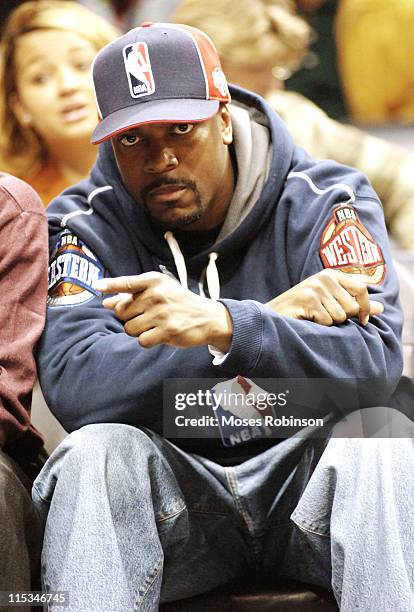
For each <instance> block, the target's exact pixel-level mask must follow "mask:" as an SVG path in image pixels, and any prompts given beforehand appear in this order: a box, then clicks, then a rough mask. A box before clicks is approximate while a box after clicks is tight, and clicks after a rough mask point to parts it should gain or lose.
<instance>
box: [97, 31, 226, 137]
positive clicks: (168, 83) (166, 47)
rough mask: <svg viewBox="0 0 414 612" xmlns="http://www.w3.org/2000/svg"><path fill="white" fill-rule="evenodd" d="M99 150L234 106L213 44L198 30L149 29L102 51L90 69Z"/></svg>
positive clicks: (198, 119) (210, 115)
mask: <svg viewBox="0 0 414 612" xmlns="http://www.w3.org/2000/svg"><path fill="white" fill-rule="evenodd" d="M92 76H93V82H94V87H95V96H96V102H97V106H98V113H99V119H100V121H99V123H98V125H97V126H96V128H95V130H94V132H93V134H92V139H91V140H92V142H93V143H94V144H98V143H100V142H103V141H104V140H107V139H108V138H112V137H113V136H115V135H116V134H120V133H122V132H124V131H125V130H128V129H130V128H133V127H137V126H139V125H143V124H146V123H180V122H181V123H195V122H198V121H205V120H207V119H209V118H210V117H212V116H213V115H215V114H216V113H217V111H218V109H219V105H220V102H224V103H225V102H230V94H229V90H228V86H227V81H226V77H225V76H224V73H223V71H222V69H221V65H220V59H219V57H218V54H217V51H216V49H215V47H214V44H213V42H212V41H211V39H210V38H209V37H208V36H207V35H206V34H204V32H201V31H200V30H197V29H196V28H192V27H190V26H187V25H179V24H171V23H145V24H142V25H141V26H140V27H138V28H134V29H133V30H130V31H129V32H127V33H126V34H125V35H124V36H121V37H120V38H117V39H116V40H114V41H113V42H111V43H110V44H109V45H107V46H106V47H104V48H103V49H102V50H101V51H100V52H99V53H98V55H97V56H96V58H95V60H94V63H93V66H92Z"/></svg>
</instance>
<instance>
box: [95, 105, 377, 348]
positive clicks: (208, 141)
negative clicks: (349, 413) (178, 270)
mask: <svg viewBox="0 0 414 612" xmlns="http://www.w3.org/2000/svg"><path fill="white" fill-rule="evenodd" d="M231 141H232V131H231V119H230V114H229V112H228V110H227V108H226V107H225V106H223V107H221V109H220V111H219V113H218V114H217V115H215V116H214V117H212V118H211V119H209V120H208V121H204V122H202V123H198V124H192V125H190V124H171V123H166V124H157V125H144V126H141V127H139V128H135V129H133V130H128V131H126V132H124V133H122V134H121V135H118V136H117V137H114V138H113V139H112V144H113V148H114V152H115V157H116V161H117V164H118V168H119V170H120V172H121V176H122V179H123V181H124V184H125V185H126V187H127V189H128V191H129V192H130V193H131V195H132V196H133V197H134V199H135V200H136V201H137V203H139V204H141V205H143V206H145V207H146V209H147V211H148V212H149V214H150V215H151V216H152V217H153V218H154V219H155V220H156V221H157V222H158V223H160V224H162V225H163V226H164V227H165V229H169V228H171V227H180V229H182V230H187V231H192V230H207V229H210V228H213V227H216V226H217V225H219V224H220V223H222V222H223V220H224V218H225V215H226V212H227V209H228V206H229V204H230V201H231V198H232V195H233V190H234V177H233V169H232V164H231V159H230V154H229V149H228V146H229V144H230V143H231ZM174 181H176V182H174ZM190 181H191V183H190ZM154 182H155V185H156V186H155V187H154ZM96 288H97V289H98V290H99V291H101V292H102V293H117V292H118V294H117V295H114V296H112V297H109V298H107V299H105V300H104V302H103V305H104V306H105V307H106V308H111V309H113V310H114V312H115V314H116V316H117V317H118V318H119V319H120V320H121V321H123V322H124V323H125V325H124V327H125V332H126V333H127V334H129V335H130V336H133V337H136V338H137V339H138V341H139V343H140V345H141V346H143V347H145V348H150V347H153V346H157V345H159V344H168V345H170V346H175V347H178V348H190V347H193V346H203V345H212V346H214V347H216V348H218V349H220V350H221V351H223V352H227V351H228V350H229V349H230V346H231V342H232V337H233V324H232V320H231V317H230V315H229V312H228V310H227V308H226V307H225V306H224V305H223V304H221V302H217V301H215V300H211V299H207V298H204V297H202V296H199V295H196V294H195V293H192V292H191V291H189V290H188V289H186V288H184V287H182V286H181V285H180V284H179V283H177V282H176V281H175V280H173V279H171V278H169V277H168V276H166V275H164V274H161V273H158V272H147V273H144V274H140V275H136V276H125V277H118V278H112V279H104V280H101V281H98V282H97V283H96ZM266 306H268V307H269V308H271V309H272V310H273V311H275V312H277V313H279V314H281V315H284V316H290V317H293V318H297V319H308V320H311V321H314V322H315V323H320V324H322V325H332V324H334V323H342V322H344V321H345V320H346V319H347V318H349V317H351V316H359V320H360V322H361V323H362V324H364V325H365V324H366V323H367V322H368V318H369V316H370V315H375V314H379V313H380V312H382V310H383V307H382V305H381V304H380V303H378V302H374V301H369V298H368V291H367V288H366V286H365V284H364V283H362V282H360V281H357V280H355V279H353V278H351V277H349V276H348V275H346V274H344V273H342V272H339V271H334V270H323V271H321V272H319V273H318V274H315V275H314V276H312V277H310V278H308V279H306V280H305V281H303V282H302V283H300V284H299V285H297V286H296V287H292V288H291V289H289V290H288V291H286V292H285V293H283V294H281V295H279V296H278V297H276V298H274V299H273V300H271V301H270V302H269V303H268V304H266Z"/></svg>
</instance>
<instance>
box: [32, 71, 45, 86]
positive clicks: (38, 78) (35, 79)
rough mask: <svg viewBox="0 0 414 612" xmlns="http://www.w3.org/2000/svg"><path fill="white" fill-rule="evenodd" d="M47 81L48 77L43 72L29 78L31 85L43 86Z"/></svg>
mask: <svg viewBox="0 0 414 612" xmlns="http://www.w3.org/2000/svg"><path fill="white" fill-rule="evenodd" d="M48 79H49V75H48V74H46V73H45V72H44V73H39V74H34V75H33V76H32V77H31V79H30V82H31V83H32V84H33V85H43V84H44V83H46V82H47V80H48Z"/></svg>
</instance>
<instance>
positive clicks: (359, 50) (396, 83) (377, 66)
mask: <svg viewBox="0 0 414 612" xmlns="http://www.w3.org/2000/svg"><path fill="white" fill-rule="evenodd" d="M335 22H336V24H335V25H336V42H337V52H338V67H339V72H340V76H341V80H342V86H343V90H344V93H345V95H346V100H347V104H348V107H349V111H350V113H351V116H352V118H353V119H354V120H355V121H357V122H359V123H367V124H383V123H402V124H406V123H413V122H414V71H413V66H412V61H413V60H412V58H413V42H412V41H413V36H412V31H413V27H414V0H393V1H392V2H390V1H389V0H339V3H338V10H337V14H336V18H335ZM410 41H411V42H410Z"/></svg>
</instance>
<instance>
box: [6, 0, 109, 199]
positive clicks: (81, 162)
mask: <svg viewBox="0 0 414 612" xmlns="http://www.w3.org/2000/svg"><path fill="white" fill-rule="evenodd" d="M117 35H118V32H117V31H116V30H115V29H114V28H113V27H112V26H110V25H109V24H107V23H106V22H105V21H104V20H103V19H101V18H99V17H97V16H96V15H95V14H93V13H92V12H91V11H89V10H88V9H86V8H85V7H83V6H81V5H79V4H78V3H77V2H71V1H70V0H38V1H33V2H25V3H24V4H22V5H21V6H19V7H18V8H17V9H15V10H14V11H13V12H12V13H11V15H10V17H9V19H8V21H7V23H6V26H5V29H4V31H3V36H2V45H1V56H0V81H1V89H0V92H1V93H0V170H2V171H6V172H9V173H10V174H14V175H15V176H18V177H19V178H22V179H24V180H25V181H27V182H28V183H29V184H30V185H31V186H32V187H33V188H34V189H35V190H36V191H37V192H38V193H39V195H40V197H41V198H42V200H43V203H44V205H45V206H46V205H47V204H48V203H49V201H50V200H51V199H52V198H53V197H54V196H56V195H57V194H58V193H60V192H61V191H62V190H63V189H65V188H66V187H67V186H69V185H71V184H73V183H76V182H77V181H79V180H80V179H82V178H83V177H84V176H86V175H87V174H88V172H89V169H90V168H91V166H92V165H93V164H94V162H95V159H96V147H94V146H93V145H92V144H91V143H90V135H91V133H92V130H93V128H94V126H95V125H96V115H97V111H96V105H95V100H94V94H93V89H92V83H91V79H90V65H91V62H92V60H93V58H94V56H95V55H96V53H97V52H98V51H99V50H100V49H101V48H102V47H103V46H104V45H106V44H107V43H108V42H110V41H111V40H112V39H113V38H115V37H116V36H117Z"/></svg>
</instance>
